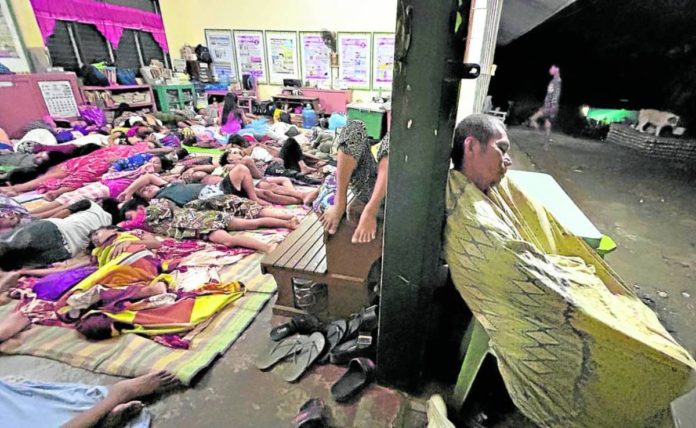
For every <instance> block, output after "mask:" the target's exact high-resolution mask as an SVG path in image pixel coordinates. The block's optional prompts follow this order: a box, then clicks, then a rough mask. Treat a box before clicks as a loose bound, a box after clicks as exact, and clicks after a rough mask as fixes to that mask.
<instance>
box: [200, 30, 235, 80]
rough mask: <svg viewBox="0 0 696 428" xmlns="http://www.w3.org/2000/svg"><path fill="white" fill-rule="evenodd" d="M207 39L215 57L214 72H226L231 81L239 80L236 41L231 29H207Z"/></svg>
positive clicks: (221, 73) (219, 73)
mask: <svg viewBox="0 0 696 428" xmlns="http://www.w3.org/2000/svg"><path fill="white" fill-rule="evenodd" d="M205 41H206V44H207V46H208V50H209V51H210V56H211V57H212V59H213V73H215V75H216V76H218V79H219V78H220V76H221V75H223V74H225V75H226V76H227V77H228V78H229V80H230V82H236V81H237V67H236V65H235V63H234V61H235V58H234V42H233V41H232V31H230V30H205Z"/></svg>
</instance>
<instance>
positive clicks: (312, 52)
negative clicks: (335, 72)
mask: <svg viewBox="0 0 696 428" xmlns="http://www.w3.org/2000/svg"><path fill="white" fill-rule="evenodd" d="M300 48H301V50H302V81H303V82H306V83H309V86H312V87H314V86H316V87H330V86H331V50H330V49H329V48H328V47H327V46H326V44H324V40H323V39H322V38H321V33H300Z"/></svg>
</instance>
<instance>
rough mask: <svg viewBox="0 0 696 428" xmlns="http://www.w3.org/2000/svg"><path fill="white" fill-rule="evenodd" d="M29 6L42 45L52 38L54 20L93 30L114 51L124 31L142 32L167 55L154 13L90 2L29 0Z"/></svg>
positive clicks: (159, 18)
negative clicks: (34, 16) (88, 26)
mask: <svg viewBox="0 0 696 428" xmlns="http://www.w3.org/2000/svg"><path fill="white" fill-rule="evenodd" d="M31 5H32V7H33V8H34V14H35V15H36V20H37V21H38V23H39V29H40V30H41V35H42V36H43V40H44V43H45V42H46V41H47V40H48V38H49V37H50V36H51V34H53V30H54V29H55V28H56V20H62V21H75V22H80V23H83V24H92V25H94V26H96V27H97V30H99V32H100V33H102V34H103V35H104V37H105V38H106V40H108V41H109V43H111V46H113V47H114V49H116V48H118V42H119V40H121V35H122V34H123V30H124V29H131V30H141V31H146V32H148V33H150V34H152V37H153V38H154V39H155V41H156V42H157V44H159V45H160V47H161V48H162V49H163V50H164V51H165V52H169V46H168V45H167V37H166V35H165V34H164V24H163V23H162V17H161V16H159V15H157V14H156V13H152V12H146V11H143V10H138V9H133V8H130V7H125V6H117V5H112V4H107V3H101V2H97V1H94V0H31Z"/></svg>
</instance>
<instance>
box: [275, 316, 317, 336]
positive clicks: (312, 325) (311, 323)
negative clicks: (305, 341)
mask: <svg viewBox="0 0 696 428" xmlns="http://www.w3.org/2000/svg"><path fill="white" fill-rule="evenodd" d="M319 329H321V321H319V318H317V317H316V316H314V315H310V314H299V315H296V316H295V317H293V318H292V319H291V320H290V321H288V322H286V323H285V324H282V325H279V326H278V327H275V328H274V329H273V330H271V340H274V341H276V342H277V341H279V340H283V339H285V338H286V337H290V336H292V335H293V334H295V333H300V334H311V333H314V332H315V331H318V330H319Z"/></svg>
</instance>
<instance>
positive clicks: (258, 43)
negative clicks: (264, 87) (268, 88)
mask: <svg viewBox="0 0 696 428" xmlns="http://www.w3.org/2000/svg"><path fill="white" fill-rule="evenodd" d="M234 44H235V48H236V50H237V64H238V66H239V75H240V76H243V75H245V74H251V75H253V76H254V77H255V78H256V82H257V83H262V84H266V83H268V79H267V76H266V57H265V54H264V51H265V50H264V47H263V46H264V45H263V31H237V30H235V31H234Z"/></svg>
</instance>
